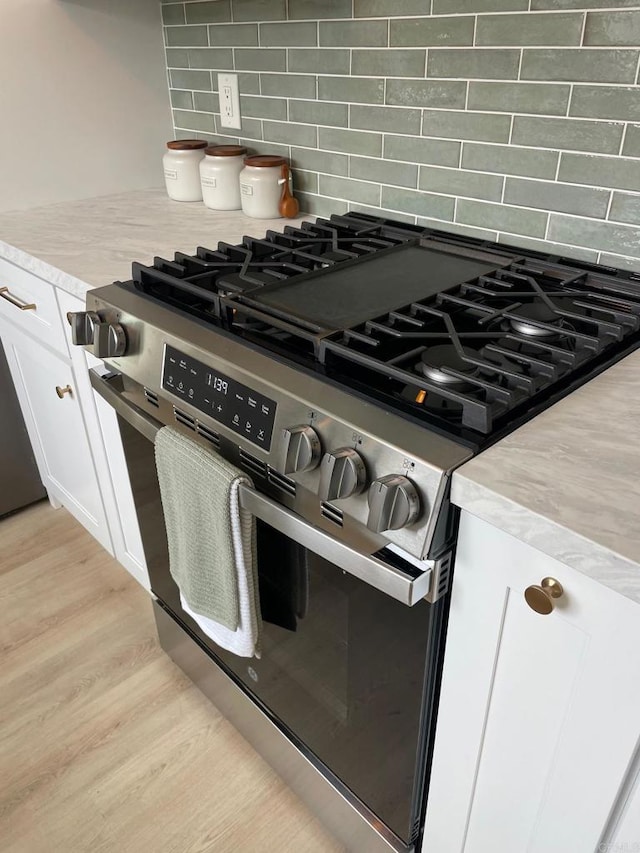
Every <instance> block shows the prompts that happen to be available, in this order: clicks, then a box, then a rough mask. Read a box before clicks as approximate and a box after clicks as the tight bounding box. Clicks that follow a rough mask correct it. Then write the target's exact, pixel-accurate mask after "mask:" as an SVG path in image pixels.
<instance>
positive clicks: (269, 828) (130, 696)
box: [0, 503, 342, 853]
mask: <svg viewBox="0 0 640 853" xmlns="http://www.w3.org/2000/svg"><path fill="white" fill-rule="evenodd" d="M0 614H1V616H0V644H1V648H2V657H1V659H0V850H2V851H3V853H85V851H86V853H89V851H90V852H91V853H107V851H109V853H110V851H117V853H129V851H131V853H210V851H216V853H226V851H234V853H242V851H247V853H249V851H251V853H253V851H260V852H261V851H267V853H271V851H274V853H275V851H277V853H280V851H296V853H298V851H299V853H339V851H342V848H341V847H339V846H338V845H337V844H336V843H335V842H334V841H333V840H332V839H331V838H330V837H329V835H328V834H327V833H326V832H325V830H324V829H323V828H322V826H321V825H320V824H319V823H318V822H317V821H316V819H315V818H314V817H313V816H312V815H311V814H310V813H309V812H308V811H307V809H306V808H305V806H303V805H302V803H301V802H300V801H299V800H298V799H297V798H296V797H295V795H294V794H293V793H292V792H291V791H290V790H289V789H288V788H287V787H286V786H285V785H284V784H283V783H282V781H281V780H280V779H279V778H278V777H277V776H276V775H275V774H274V773H273V771H272V770H271V769H270V768H269V767H268V765H267V764H265V762H264V761H263V760H262V759H261V758H260V757H259V756H258V755H257V754H256V753H255V752H254V751H253V749H252V748H251V747H250V746H249V745H248V744H247V743H246V741H244V740H243V738H242V737H241V736H240V735H239V734H238V733H237V732H236V731H235V729H234V728H233V727H232V726H231V725H230V724H229V723H228V722H227V721H226V720H225V719H224V718H223V717H222V716H221V715H220V714H219V713H218V711H217V710H216V709H215V708H214V707H213V705H211V704H210V703H209V702H208V701H207V700H206V699H205V698H204V697H203V696H202V695H201V694H200V693H199V691H198V690H197V689H196V688H195V687H194V686H193V685H191V683H190V682H189V681H188V679H187V678H186V677H185V676H184V675H183V674H182V673H181V672H180V670H179V669H178V668H177V667H176V666H175V665H174V664H173V663H172V662H171V661H170V660H169V658H167V657H166V655H165V654H164V653H163V652H162V650H161V649H160V647H159V645H158V643H157V640H156V633H155V624H154V621H153V617H152V613H151V605H150V601H149V599H148V595H147V593H145V592H144V591H143V590H142V589H141V588H140V587H139V586H138V585H137V584H136V582H135V581H134V580H132V579H131V578H130V577H129V575H128V574H127V572H126V571H125V570H124V569H122V568H121V567H120V566H119V565H118V564H117V563H116V562H115V561H114V560H112V559H111V558H110V557H109V556H108V555H107V554H106V552H105V551H103V550H102V548H101V547H100V546H99V545H98V544H97V543H96V542H95V541H94V540H93V539H92V537H91V536H89V534H87V533H86V532H85V531H84V529H83V528H82V527H80V526H79V525H78V524H77V523H76V522H75V521H74V520H73V519H72V518H71V516H70V515H69V514H68V513H67V512H66V511H65V510H63V509H61V510H53V509H51V507H50V506H49V504H48V503H41V504H37V505H35V506H34V507H31V508H30V509H27V510H25V511H23V512H21V513H19V514H17V515H15V516H12V517H10V518H6V519H4V520H2V521H0Z"/></svg>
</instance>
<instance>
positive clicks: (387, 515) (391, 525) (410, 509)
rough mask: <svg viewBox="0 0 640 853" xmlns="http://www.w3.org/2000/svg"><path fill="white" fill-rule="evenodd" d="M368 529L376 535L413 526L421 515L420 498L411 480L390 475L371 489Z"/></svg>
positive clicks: (373, 484) (376, 482)
mask: <svg viewBox="0 0 640 853" xmlns="http://www.w3.org/2000/svg"><path fill="white" fill-rule="evenodd" d="M368 500H369V517H368V518H367V527H368V528H369V530H374V531H375V532H376V533H382V531H383V530H400V528H401V527H406V526H407V525H408V524H412V523H413V522H414V521H415V520H416V518H417V517H418V514H419V513H420V498H419V497H418V492H417V491H416V487H415V486H414V485H413V483H412V482H411V480H408V479H407V478H406V477H402V476H401V475H400V474H388V475H387V476H386V477H380V479H379V480H374V481H373V483H372V484H371V486H370V487H369V495H368Z"/></svg>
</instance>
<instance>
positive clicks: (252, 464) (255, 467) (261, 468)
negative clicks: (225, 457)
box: [238, 447, 267, 479]
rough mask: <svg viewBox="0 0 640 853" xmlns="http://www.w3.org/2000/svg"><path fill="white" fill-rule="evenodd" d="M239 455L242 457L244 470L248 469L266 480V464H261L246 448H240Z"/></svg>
mask: <svg viewBox="0 0 640 853" xmlns="http://www.w3.org/2000/svg"><path fill="white" fill-rule="evenodd" d="M238 455H239V456H240V462H241V464H242V466H243V467H244V468H247V470H249V471H250V472H251V473H252V474H256V475H257V476H258V477H261V478H262V479H264V478H265V477H266V476H267V465H266V463H265V462H261V461H260V460H259V459H257V458H256V457H255V456H253V455H252V454H251V453H248V452H247V451H246V450H244V448H242V447H240V448H239V449H238Z"/></svg>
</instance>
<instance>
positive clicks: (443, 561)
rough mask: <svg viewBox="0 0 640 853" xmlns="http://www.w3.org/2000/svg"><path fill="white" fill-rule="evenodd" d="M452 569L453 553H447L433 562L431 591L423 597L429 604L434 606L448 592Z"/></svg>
mask: <svg viewBox="0 0 640 853" xmlns="http://www.w3.org/2000/svg"><path fill="white" fill-rule="evenodd" d="M452 569H453V552H452V551H449V552H448V553H446V554H444V555H443V556H442V557H438V559H437V560H434V562H433V569H432V581H431V591H430V592H429V594H428V595H426V596H425V598H426V600H427V601H428V602H429V603H430V604H435V602H436V601H438V600H439V599H440V598H443V597H444V596H445V595H446V594H447V593H448V592H449V585H450V583H451V574H452Z"/></svg>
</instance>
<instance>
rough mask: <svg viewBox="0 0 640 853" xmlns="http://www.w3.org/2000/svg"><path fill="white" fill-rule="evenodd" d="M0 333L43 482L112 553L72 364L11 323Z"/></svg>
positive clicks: (1, 328) (3, 325) (2, 326)
mask: <svg viewBox="0 0 640 853" xmlns="http://www.w3.org/2000/svg"><path fill="white" fill-rule="evenodd" d="M0 334H2V340H3V343H4V347H5V352H6V356H7V362H8V364H9V369H10V370H11V375H12V377H13V381H14V384H15V386H16V392H17V394H18V399H19V400H20V406H21V408H22V413H23V416H24V419H25V424H26V427H27V430H28V432H29V436H30V438H31V445H32V447H33V451H34V455H35V457H36V461H37V463H38V468H39V471H40V476H41V478H42V482H43V483H44V485H45V487H46V489H47V491H48V492H49V495H50V496H53V498H54V499H56V500H58V501H60V503H62V504H63V505H64V506H65V507H66V508H67V509H68V510H69V512H71V513H72V515H74V516H75V517H76V518H77V519H78V521H79V522H80V523H81V524H83V525H84V526H85V527H86V528H87V530H89V532H90V533H92V534H93V536H95V538H96V539H97V540H98V541H99V542H100V543H101V544H102V545H103V546H104V547H105V548H106V549H107V550H108V551H109V552H110V553H113V550H112V546H111V539H110V536H109V529H108V526H107V521H106V517H105V512H104V507H103V504H102V497H101V495H100V489H99V487H98V481H97V477H96V472H95V467H94V463H93V458H92V455H91V450H90V447H89V442H88V439H87V434H86V429H85V424H84V420H83V416H82V410H81V408H80V404H79V400H78V397H77V387H76V378H75V375H74V372H73V370H72V368H71V366H70V365H69V363H68V361H67V360H66V359H64V358H62V357H60V356H58V355H56V354H55V353H53V352H51V351H50V350H47V349H45V348H44V347H42V346H40V345H39V344H37V343H36V342H35V341H33V340H32V339H31V338H29V337H28V336H27V335H24V334H22V333H21V332H19V331H17V330H14V329H13V328H12V327H11V326H8V325H6V324H1V325H0ZM57 388H58V389H60V391H61V392H62V391H63V390H64V393H63V395H62V397H59V396H58V394H57V393H56V389H57ZM67 389H69V390H67Z"/></svg>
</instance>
